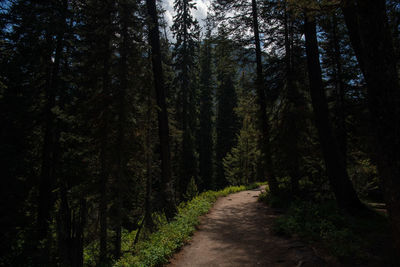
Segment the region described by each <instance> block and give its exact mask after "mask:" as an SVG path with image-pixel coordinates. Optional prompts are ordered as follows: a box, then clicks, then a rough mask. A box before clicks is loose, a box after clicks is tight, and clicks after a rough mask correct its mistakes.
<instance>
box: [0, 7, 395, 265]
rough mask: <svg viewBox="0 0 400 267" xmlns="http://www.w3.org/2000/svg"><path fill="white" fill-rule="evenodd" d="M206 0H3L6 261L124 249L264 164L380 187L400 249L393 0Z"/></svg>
mask: <svg viewBox="0 0 400 267" xmlns="http://www.w3.org/2000/svg"><path fill="white" fill-rule="evenodd" d="M204 2H205V3H207V8H208V14H207V18H206V20H204V21H203V20H202V19H204V18H200V17H196V16H199V15H198V14H200V13H201V12H200V10H196V9H197V7H196V5H199V4H198V2H197V1H195V0H174V3H173V6H172V7H171V6H168V5H163V1H156V0H104V1H94V0H86V1H84V0H41V1H37V0H36V1H28V0H14V1H7V0H1V1H0V70H1V72H0V113H1V116H0V140H1V142H0V162H1V163H0V164H1V170H0V171H1V172H0V176H1V179H0V195H1V200H0V213H1V215H2V216H1V218H0V225H1V227H2V228H1V229H2V231H1V233H0V238H1V240H2V242H1V246H0V251H1V257H0V265H1V266H110V265H113V264H114V263H115V262H117V261H118V259H119V258H121V256H124V255H127V254H129V253H131V252H132V251H136V250H137V249H140V248H138V247H137V246H136V245H135V244H137V243H138V242H139V243H140V241H146V240H147V241H148V240H151V236H154V232H156V231H157V230H159V229H160V228H162V227H161V226H162V225H165V224H166V222H168V221H173V220H175V219H176V217H175V216H176V214H177V212H178V211H179V210H180V209H181V208H182V207H185V205H184V204H181V203H182V202H183V201H188V200H190V199H193V200H192V201H193V202H192V203H201V201H200V202H199V200H196V199H197V197H198V196H207V195H208V193H202V192H204V191H207V190H215V189H223V188H224V187H226V186H230V185H243V184H244V185H248V184H250V183H253V182H255V181H257V180H267V181H268V184H269V189H270V192H269V194H270V195H269V196H268V197H270V199H272V200H281V201H282V202H284V203H289V202H293V201H298V200H299V199H301V200H307V201H312V202H315V203H318V202H323V201H326V200H331V201H333V202H336V203H337V204H338V207H339V208H340V210H342V211H346V212H347V213H351V214H357V213H362V214H367V215H366V216H368V213H364V212H365V211H366V209H365V204H364V203H367V202H371V201H373V202H386V204H387V210H388V215H389V216H388V217H389V220H390V222H391V224H392V230H393V239H394V240H395V246H396V248H397V251H399V249H400V230H399V225H400V214H399V211H400V206H399V205H400V195H399V194H400V193H399V192H400V185H399V170H400V167H399V151H400V149H399V144H400V141H399V136H400V135H399V128H400V126H399V121H400V114H399V107H400V104H399V103H400V102H399V101H400V100H399V97H400V94H399V66H400V57H399V55H400V48H399V40H400V33H399V32H400V31H399V22H400V20H399V12H400V6H399V4H398V1H384V0H349V1H291V0H267V1H260V0H259V1H257V0H240V1H233V0H209V1H204ZM164 7H167V8H168V9H169V10H167V12H165V10H163V8H164ZM170 14H172V18H171V16H169V15H170ZM167 15H168V16H169V17H167ZM171 19H172V21H170V20H171ZM228 191H229V190H228ZM228 191H226V192H228ZM229 192H231V191H229ZM232 192H233V191H232ZM214 200H215V199H214V197H213V201H214ZM207 203H208V202H207ZM207 205H208V204H207ZM186 209H187V210H189V208H187V207H186ZM199 214H200V213H199ZM201 214H202V213H201ZM178 217H179V216H178ZM161 239H162V238H161ZM161 239H160V240H161ZM147 241H146V242H147ZM149 242H150V241H149ZM174 248H176V244H174ZM399 253H400V252H399ZM139 254H140V253H139ZM142 254H143V253H142ZM132 257H134V256H132Z"/></svg>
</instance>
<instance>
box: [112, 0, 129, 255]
mask: <svg viewBox="0 0 400 267" xmlns="http://www.w3.org/2000/svg"><path fill="white" fill-rule="evenodd" d="M120 8H121V20H122V21H121V28H122V35H121V37H122V43H121V48H120V55H121V59H120V86H119V91H118V92H117V103H118V106H117V112H118V126H117V128H118V129H117V144H116V145H117V173H116V180H115V190H116V200H115V201H116V213H115V226H114V229H115V251H114V257H115V259H118V258H119V257H120V256H121V229H122V214H123V212H122V209H123V195H124V190H123V187H124V180H125V165H126V157H125V154H126V152H125V146H126V144H125V143H126V142H125V134H126V133H125V132H126V127H125V126H126V123H127V121H126V117H127V114H126V101H125V99H126V94H127V87H128V62H127V56H128V49H129V47H128V42H129V40H128V21H127V20H128V16H129V14H127V7H126V6H125V5H124V4H121V7H120Z"/></svg>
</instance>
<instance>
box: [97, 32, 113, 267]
mask: <svg viewBox="0 0 400 267" xmlns="http://www.w3.org/2000/svg"><path fill="white" fill-rule="evenodd" d="M103 45H104V49H105V50H104V55H103V75H102V76H103V77H102V82H103V88H102V89H103V95H104V97H105V98H106V100H104V101H105V102H106V103H105V107H104V112H103V118H102V126H101V129H100V135H101V137H100V205H99V219H100V253H99V261H100V264H106V263H107V262H108V256H107V239H108V238H107V224H108V222H107V213H108V212H107V211H108V210H107V204H108V198H107V191H108V190H107V189H108V178H109V164H108V160H109V155H108V137H109V125H108V123H109V122H108V121H109V107H108V100H107V98H108V95H109V93H110V88H109V87H110V82H111V81H110V74H109V71H110V56H111V51H110V47H109V46H110V39H109V38H105V40H104V43H103Z"/></svg>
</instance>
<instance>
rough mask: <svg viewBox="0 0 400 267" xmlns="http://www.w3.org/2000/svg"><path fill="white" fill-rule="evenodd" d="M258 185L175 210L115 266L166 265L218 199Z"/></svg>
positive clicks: (206, 197)
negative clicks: (169, 219)
mask: <svg viewBox="0 0 400 267" xmlns="http://www.w3.org/2000/svg"><path fill="white" fill-rule="evenodd" d="M259 185H261V183H256V184H252V185H250V186H247V187H246V186H230V187H227V188H225V189H223V190H220V191H207V192H204V193H201V194H200V195H197V196H195V197H194V198H193V199H192V200H190V201H188V202H186V203H182V204H181V205H179V207H178V215H177V216H176V217H175V219H174V220H173V221H172V222H170V223H166V224H164V225H162V226H160V228H159V230H158V231H157V232H154V233H152V234H150V236H149V239H148V240H145V241H140V242H138V243H137V244H136V245H135V246H134V247H133V248H132V249H131V251H132V252H130V253H125V254H124V255H123V256H122V257H121V259H120V260H119V261H118V262H116V263H115V266H124V267H126V266H135V267H136V266H138V267H139V266H140V267H142V266H143V267H151V266H157V265H161V264H163V263H166V262H168V258H169V257H170V256H171V255H172V254H173V253H174V252H175V251H176V250H177V249H178V248H180V247H182V246H183V245H184V244H185V242H187V241H188V240H189V239H190V236H191V235H192V234H193V232H194V231H195V227H196V225H198V224H199V216H201V215H203V214H205V213H207V212H208V211H209V210H210V208H211V207H212V205H213V203H214V202H215V201H216V200H217V198H218V197H221V196H227V195H229V194H231V193H235V192H239V191H243V190H247V189H253V188H257V187H258V186H259Z"/></svg>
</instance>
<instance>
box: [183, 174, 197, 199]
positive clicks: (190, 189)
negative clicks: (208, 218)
mask: <svg viewBox="0 0 400 267" xmlns="http://www.w3.org/2000/svg"><path fill="white" fill-rule="evenodd" d="M198 193H199V190H197V185H196V181H195V179H194V177H192V178H191V179H190V181H189V184H188V186H187V189H186V193H185V195H184V197H185V198H186V199H187V200H190V199H192V198H194V197H195V196H197V194H198Z"/></svg>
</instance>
